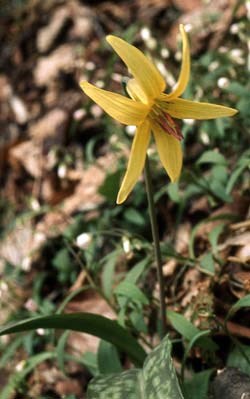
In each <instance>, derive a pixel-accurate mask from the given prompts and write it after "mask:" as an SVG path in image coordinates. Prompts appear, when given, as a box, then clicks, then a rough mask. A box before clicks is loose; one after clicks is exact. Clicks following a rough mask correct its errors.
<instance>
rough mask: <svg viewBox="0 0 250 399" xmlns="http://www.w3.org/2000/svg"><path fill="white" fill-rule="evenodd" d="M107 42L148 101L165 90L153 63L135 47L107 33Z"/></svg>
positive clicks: (162, 80) (160, 76)
mask: <svg viewBox="0 0 250 399" xmlns="http://www.w3.org/2000/svg"><path fill="white" fill-rule="evenodd" d="M107 42H108V43H109V44H110V45H111V46H112V47H113V49H114V50H115V51H116V53H117V54H118V55H119V57H121V59H122V60H123V61H124V63H125V64H126V65H127V67H128V69H129V70H130V72H131V73H132V75H133V76H134V78H135V79H136V80H137V82H138V83H139V85H140V86H141V89H142V90H143V91H144V93H145V95H146V96H147V98H148V100H149V102H150V101H151V100H153V99H154V98H156V97H158V96H159V95H160V93H162V92H163V91H164V90H165V87H166V85H165V80H164V78H163V77H162V75H161V74H160V72H159V71H158V69H157V68H156V67H155V66H154V64H153V63H152V62H151V61H150V60H149V59H148V58H147V57H145V55H144V54H143V53H142V52H141V51H140V50H138V49H137V48H136V47H134V46H132V45H131V44H129V43H127V42H125V41H124V40H122V39H120V38H119V37H116V36H112V35H109V36H107Z"/></svg>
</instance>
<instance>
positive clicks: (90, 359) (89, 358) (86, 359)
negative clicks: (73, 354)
mask: <svg viewBox="0 0 250 399" xmlns="http://www.w3.org/2000/svg"><path fill="white" fill-rule="evenodd" d="M81 361H82V363H83V364H84V366H86V367H87V369H88V370H89V372H90V373H91V374H92V375H93V376H96V375H98V374H99V372H98V365H97V354H96V353H93V352H85V353H84V354H83V355H82V357H81Z"/></svg>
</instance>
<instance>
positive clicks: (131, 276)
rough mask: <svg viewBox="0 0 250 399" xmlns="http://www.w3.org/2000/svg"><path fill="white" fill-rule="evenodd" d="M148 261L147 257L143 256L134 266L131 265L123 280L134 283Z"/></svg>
mask: <svg viewBox="0 0 250 399" xmlns="http://www.w3.org/2000/svg"><path fill="white" fill-rule="evenodd" d="M148 263H149V257H146V258H144V259H143V260H141V261H140V262H138V263H137V264H136V265H135V266H133V267H132V269H131V270H129V272H128V273H127V274H126V277H125V279H124V281H126V282H129V283H132V284H136V282H137V281H138V279H139V277H140V276H141V274H142V273H143V272H144V270H145V269H146V267H147V265H148Z"/></svg>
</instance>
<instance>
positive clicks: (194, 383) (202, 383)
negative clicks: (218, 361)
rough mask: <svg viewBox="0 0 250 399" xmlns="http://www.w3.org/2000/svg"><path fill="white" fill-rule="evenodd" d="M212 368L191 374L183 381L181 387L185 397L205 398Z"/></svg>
mask: <svg viewBox="0 0 250 399" xmlns="http://www.w3.org/2000/svg"><path fill="white" fill-rule="evenodd" d="M213 371H214V370H211V369H210V370H205V371H201V372H200V373H196V374H194V375H193V377H192V379H190V380H187V381H185V382H184V384H183V386H182V388H183V393H184V397H185V399H207V397H208V388H209V380H210V377H211V374H212V373H213Z"/></svg>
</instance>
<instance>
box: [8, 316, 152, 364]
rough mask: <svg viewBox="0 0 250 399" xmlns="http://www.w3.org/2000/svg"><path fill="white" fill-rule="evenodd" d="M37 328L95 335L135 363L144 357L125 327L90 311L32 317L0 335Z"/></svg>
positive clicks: (142, 351) (10, 327)
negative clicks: (122, 352) (125, 354)
mask: <svg viewBox="0 0 250 399" xmlns="http://www.w3.org/2000/svg"><path fill="white" fill-rule="evenodd" d="M37 328H58V329H63V330H73V331H79V332H84V333H87V334H91V335H95V336H96V337H99V338H101V339H104V340H106V341H108V342H110V343H112V344H113V345H115V346H116V347H117V348H118V349H119V350H121V351H124V352H125V353H127V355H128V356H129V357H130V359H131V360H132V361H133V362H134V363H135V365H141V364H142V362H143V360H144V358H145V351H144V349H143V348H142V347H141V346H140V345H139V344H138V342H137V341H136V340H135V338H133V337H132V336H131V335H130V334H129V332H128V331H127V330H126V329H125V328H123V327H121V326H120V325H119V324H118V323H117V322H116V321H114V320H110V319H108V318H106V317H103V316H100V315H95V314H92V313H71V314H60V315H59V314H55V315H50V316H42V317H32V318H30V319H26V320H22V321H19V322H17V323H14V324H12V325H9V326H5V327H3V328H1V329H0V335H5V334H11V333H16V332H23V331H28V330H36V329H37Z"/></svg>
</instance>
